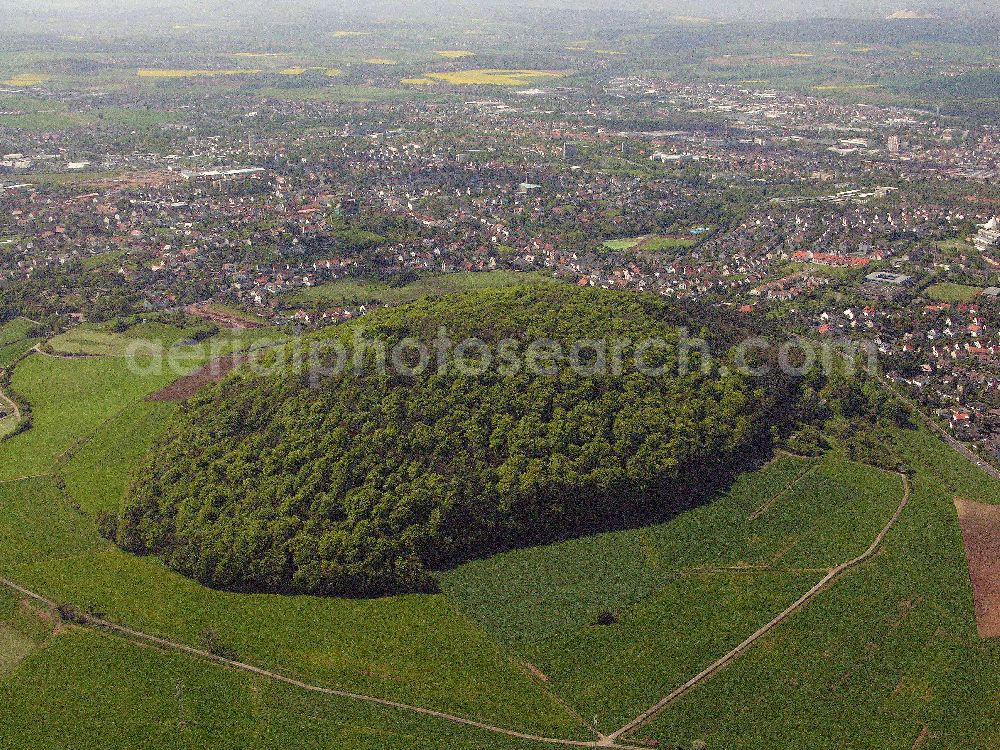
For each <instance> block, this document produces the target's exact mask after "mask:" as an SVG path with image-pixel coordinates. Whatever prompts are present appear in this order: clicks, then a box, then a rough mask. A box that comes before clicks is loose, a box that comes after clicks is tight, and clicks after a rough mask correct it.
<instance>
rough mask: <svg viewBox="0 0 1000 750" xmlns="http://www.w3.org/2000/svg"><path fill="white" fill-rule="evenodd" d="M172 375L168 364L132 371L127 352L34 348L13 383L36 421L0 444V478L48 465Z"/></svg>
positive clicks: (27, 473) (33, 472) (42, 469)
mask: <svg viewBox="0 0 1000 750" xmlns="http://www.w3.org/2000/svg"><path fill="white" fill-rule="evenodd" d="M150 364H152V361H151V360H150ZM175 378H176V375H174V374H173V373H171V372H170V371H169V370H166V371H163V372H159V373H154V374H151V375H143V374H139V373H136V372H132V371H131V370H130V368H129V362H127V361H126V359H125V358H117V357H116V358H88V359H73V360H69V359H57V358H55V357H49V356H45V355H41V354H33V355H32V356H30V357H28V359H26V360H25V361H24V362H22V363H21V364H20V365H19V366H18V368H17V369H16V370H15V371H14V376H13V379H12V384H13V387H14V390H15V391H17V392H18V393H20V394H21V395H22V396H23V397H24V398H26V399H27V400H28V402H29V403H30V404H31V405H32V416H33V419H34V427H33V428H32V429H30V430H28V431H27V432H24V433H22V434H20V435H18V436H16V437H14V438H11V439H10V440H8V441H6V442H5V443H3V444H2V445H0V481H3V480H10V479H13V478H16V477H22V476H33V475H37V474H42V473H46V472H49V471H51V470H52V469H53V467H54V466H55V464H56V462H57V460H58V459H59V458H60V456H62V455H63V454H64V453H66V452H67V451H68V450H69V449H71V448H72V447H73V446H74V445H75V444H76V443H77V442H78V441H80V440H81V439H84V438H86V437H88V436H90V435H91V434H92V433H93V432H94V431H95V430H97V429H98V428H100V427H101V426H102V425H103V424H104V423H105V422H106V421H108V420H109V419H111V418H112V417H114V416H115V415H117V414H119V413H120V412H121V411H122V410H123V409H125V408H126V407H127V406H129V405H130V404H134V403H136V402H138V401H139V400H141V399H142V398H143V397H144V396H145V395H147V394H148V393H152V392H153V391H156V390H159V389H160V388H162V387H163V386H164V385H166V384H167V383H168V382H170V381H171V380H173V379H175Z"/></svg>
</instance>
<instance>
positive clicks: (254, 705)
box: [0, 628, 538, 750]
mask: <svg viewBox="0 0 1000 750" xmlns="http://www.w3.org/2000/svg"><path fill="white" fill-rule="evenodd" d="M0 633H2V631H0ZM0 638H2V636H0ZM0 643H2V641H0ZM0 747H5V748H36V749H51V750H65V748H71V747H72V748H87V749H88V750H121V748H172V749H178V750H180V749H182V748H189V749H190V750H201V749H202V748H207V747H211V748H218V749H219V750H223V749H225V748H231V749H232V750H244V749H245V748H254V750H268V749H273V750H285V749H286V748H296V749H298V748H302V749H303V750H305V749H308V748H315V749H316V750H320V749H321V748H332V747H337V748H351V750H412V748H416V747H420V748H428V750H431V749H439V750H527V748H533V747H538V746H537V745H534V744H531V743H526V742H521V741H518V740H514V739H506V738H502V737H497V736H496V735H492V734H489V733H486V732H483V731H480V730H477V729H472V728H464V727H456V726H454V725H452V724H448V723H446V722H443V721H440V720H437V719H433V718H428V717H422V716H418V715H411V714H406V713H402V712H399V711H395V710H393V709H390V708H383V707H379V706H371V705H367V704H360V703H356V702H353V701H349V700H345V699H340V698H333V697H326V696H322V695H313V694H309V693H303V692H302V691H299V690H297V689H296V688H293V687H290V686H287V685H281V684H278V683H274V682H270V681H268V680H265V679H263V678H259V677H254V676H251V675H246V674H242V673H238V672H232V671H229V670H226V669H221V668H219V667H217V666H214V665H211V664H206V663H202V662H198V661H193V660H191V659H190V658H189V657H186V656H182V655H179V654H174V653H169V652H164V651H159V650H156V649H152V648H147V647H142V646H138V645H135V644H133V643H131V642H129V641H125V640H122V639H120V638H117V637H114V636H110V635H102V634H99V633H95V632H90V631H84V630H79V629H76V628H72V629H70V630H68V631H66V632H64V633H63V634H61V635H59V636H58V637H56V638H54V639H53V640H52V641H51V642H50V643H49V644H48V645H46V646H45V647H44V648H42V649H40V650H37V651H35V653H33V654H32V655H31V656H29V658H28V659H27V660H26V661H25V662H24V663H23V664H22V665H21V667H20V668H19V669H18V670H17V671H16V672H15V673H14V674H12V675H10V677H8V678H7V679H4V680H0Z"/></svg>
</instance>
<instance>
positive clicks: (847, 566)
mask: <svg viewBox="0 0 1000 750" xmlns="http://www.w3.org/2000/svg"><path fill="white" fill-rule="evenodd" d="M899 477H900V479H901V480H902V482H903V500H902V501H901V502H900V504H899V507H898V508H896V512H895V513H894V514H893V515H892V518H890V519H889V522H888V523H887V524H886V525H885V527H883V529H882V531H881V532H879V535H878V536H877V537H875V541H873V542H872V543H871V546H870V547H869V548H868V549H867V550H865V551H864V552H863V553H862V554H861V555H859V556H858V557H856V558H854V559H853V560H848V561H847V562H845V563H841V564H840V565H838V566H837V567H836V568H834V569H833V570H831V571H830V572H829V573H827V574H826V575H825V576H824V577H823V580H821V581H820V582H819V583H817V584H816V585H815V586H813V587H812V588H811V589H809V591H807V592H806V593H805V594H803V595H802V596H801V597H800V598H799V599H798V600H797V601H796V602H795V603H794V604H792V605H791V606H790V607H788V609H786V610H785V611H784V612H782V613H781V614H779V615H778V616H777V617H775V618H774V619H773V620H771V622H769V623H767V624H766V625H764V626H763V627H762V628H760V629H759V630H758V631H757V632H755V633H754V634H753V635H751V636H750V637H749V638H747V639H746V640H745V641H743V642H742V643H741V644H740V645H738V646H737V647H736V648H734V649H733V650H732V651H730V652H729V653H727V654H725V655H723V656H721V657H719V658H718V659H717V660H716V661H714V662H712V664H710V665H709V666H708V667H706V668H705V669H704V670H702V671H701V672H699V673H698V674H696V675H695V676H694V677H692V678H691V679H690V680H688V681H687V682H685V683H684V684H683V685H681V686H680V687H679V688H677V689H676V690H674V691H673V692H672V693H670V694H669V695H667V696H665V697H664V698H662V699H661V700H660V701H659V702H658V703H656V705H654V706H652V707H650V708H649V709H647V710H646V711H644V712H643V713H641V714H640V715H639V716H637V717H636V718H634V719H633V720H632V721H630V722H629V723H628V724H626V725H625V726H623V727H622V728H621V729H618V730H617V731H615V732H612V733H611V734H609V735H608V736H607V737H606V738H605V742H608V743H611V744H607V745H605V747H613V743H614V742H616V741H618V740H619V739H621V738H622V737H624V736H625V735H628V734H630V733H632V732H634V731H636V730H637V729H639V728H640V727H641V726H643V725H644V724H646V723H647V722H649V721H650V720H652V719H654V718H656V716H658V715H659V714H660V713H661V712H662V711H663V710H664V709H665V708H666V707H667V706H669V705H670V704H671V703H673V702H674V701H675V700H677V699H678V698H680V697H681V696H682V695H684V694H685V693H687V692H689V691H690V690H691V689H692V688H695V687H697V686H698V685H700V684H701V683H703V682H705V681H706V680H707V679H708V678H710V677H711V676H712V675H714V674H715V673H716V672H718V671H719V670H720V669H722V668H723V667H724V666H726V665H727V664H729V663H731V662H733V661H735V660H736V659H738V658H739V657H740V656H742V655H743V653H744V652H745V651H746V650H747V649H749V648H750V647H751V646H753V645H754V644H755V643H757V641H759V640H760V639H761V638H763V637H764V636H765V635H767V634H768V633H770V632H771V631H772V630H774V629H775V628H776V627H778V626H779V625H780V624H781V623H783V622H784V621H785V620H787V619H788V618H789V617H791V616H792V615H793V614H795V613H796V612H798V611H799V610H800V609H802V608H803V607H804V606H806V605H807V604H808V603H809V602H811V601H812V600H813V599H815V598H816V596H817V595H818V594H819V593H820V592H821V591H823V589H825V588H826V587H827V586H829V585H830V584H831V583H833V582H834V581H835V580H837V579H838V578H840V577H841V576H842V575H844V574H845V573H847V572H848V571H850V570H852V569H853V568H856V567H857V566H859V565H861V564H862V563H864V562H866V561H868V560H870V559H871V558H872V557H874V556H875V553H876V552H878V551H879V549H880V548H881V546H882V543H883V542H884V541H885V538H886V536H888V534H889V532H890V531H891V530H892V527H893V526H895V525H896V522H897V521H898V520H899V518H900V516H902V515H903V511H904V510H905V509H906V506H907V505H909V503H910V480H909V479H908V478H907V477H906V475H905V474H900V475H899Z"/></svg>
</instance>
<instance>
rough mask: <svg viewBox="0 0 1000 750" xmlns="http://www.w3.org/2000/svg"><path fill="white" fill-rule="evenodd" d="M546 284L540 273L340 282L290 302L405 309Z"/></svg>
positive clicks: (452, 275)
mask: <svg viewBox="0 0 1000 750" xmlns="http://www.w3.org/2000/svg"><path fill="white" fill-rule="evenodd" d="M547 280H549V277H548V276H546V275H544V274H541V273H518V272H516V271H488V272H479V273H471V272H469V273H449V274H439V275H433V276H425V277H423V278H420V279H418V280H417V281H414V282H412V283H410V284H407V285H406V286H402V287H394V286H390V285H388V284H385V283H382V282H377V281H365V280H359V279H339V280H337V281H333V282H330V283H329V284H321V285H320V286H316V287H313V288H311V289H306V290H303V291H301V292H298V293H296V294H294V295H293V296H292V297H290V298H289V302H291V303H292V304H296V305H307V304H312V303H321V304H325V305H354V304H359V305H360V304H382V305H403V304H406V303H408V302H413V301H414V300H416V299H420V298H421V297H429V296H430V297H439V296H442V295H445V294H452V293H455V292H464V291H470V290H473V289H488V288H499V287H508V286H520V285H522V284H532V283H538V282H541V281H547Z"/></svg>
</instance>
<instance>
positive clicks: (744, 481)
mask: <svg viewBox="0 0 1000 750" xmlns="http://www.w3.org/2000/svg"><path fill="white" fill-rule="evenodd" d="M775 497H777V498H778V500H777V502H775V503H774V505H773V507H771V508H770V509H769V510H768V511H767V512H766V513H763V514H762V515H761V516H759V517H757V518H754V519H753V520H751V517H752V516H753V514H754V512H755V510H757V509H758V508H760V507H761V506H762V505H763V503H764V501H765V500H767V499H768V498H775ZM901 497H902V487H901V484H900V481H899V479H898V478H897V477H895V476H893V475H891V474H886V473H885V472H881V471H878V470H876V469H871V468H869V467H865V466H861V465H858V464H853V463H849V462H846V461H842V460H839V459H837V458H833V457H828V458H824V459H822V460H819V461H816V462H810V461H804V460H801V459H795V458H787V457H786V458H780V459H778V460H777V461H775V462H774V463H772V464H771V465H769V466H768V467H766V468H765V469H762V470H760V471H758V472H754V473H750V474H746V475H744V476H742V477H741V478H740V479H739V480H738V481H737V482H736V484H735V485H734V487H733V488H732V489H731V490H730V491H729V492H728V493H727V494H726V495H724V496H723V497H720V498H716V499H714V500H713V501H712V502H711V503H710V504H706V505H703V506H701V507H699V508H696V509H695V510H692V511H689V512H687V513H684V514H683V515H681V516H679V517H678V518H676V519H674V520H673V521H670V522H669V523H666V524H662V525H660V526H655V527H648V528H644V529H638V530H629V531H623V532H616V533H612V534H606V535H603V536H601V537H597V538H591V539H582V540H575V541H572V542H566V543H563V544H558V545H550V546H547V547H541V548H536V549H533V550H520V551H515V552H511V553H508V554H506V555H501V556H498V557H494V558H491V559H489V560H484V561H479V562H476V563H471V564H469V565H466V566H463V567H461V568H459V569H457V570H455V571H452V572H450V573H449V574H447V575H446V576H444V588H445V591H446V592H447V593H448V594H449V595H450V596H452V597H453V598H455V600H456V601H457V602H459V604H460V606H462V607H463V609H465V610H466V611H468V612H469V613H470V614H471V615H473V616H474V617H476V619H478V620H479V621H480V622H482V623H483V625H484V627H486V628H487V629H488V630H489V631H490V632H492V633H495V634H496V635H497V637H498V638H499V639H500V640H501V641H503V642H505V643H508V644H509V645H510V646H511V647H512V648H514V649H515V650H517V651H518V652H519V653H521V654H522V655H523V656H524V658H525V659H527V660H528V661H529V662H530V663H532V664H535V665H536V666H537V667H538V668H540V669H541V670H542V672H544V673H545V674H546V675H548V676H549V677H550V678H551V679H552V683H551V684H552V687H553V689H554V690H556V692H558V693H559V694H560V695H561V696H562V697H563V698H565V699H566V700H567V701H568V702H569V703H570V704H571V705H573V706H574V707H576V708H577V709H578V710H580V711H581V712H583V714H584V715H585V716H586V717H588V718H591V717H592V716H595V715H596V716H597V717H598V723H599V726H600V727H601V728H602V730H608V731H610V730H612V729H614V728H616V727H617V726H620V725H622V724H624V723H626V722H627V721H628V720H629V719H630V718H632V717H634V716H636V715H638V714H639V713H641V712H642V711H643V710H644V709H645V708H647V707H648V706H650V705H652V704H653V703H655V702H656V701H657V700H658V699H659V698H660V697H662V695H665V694H666V693H668V692H669V691H670V689H672V688H673V687H676V686H677V685H679V684H682V683H683V682H684V681H685V680H686V679H687V678H688V677H690V676H692V675H694V674H697V673H698V672H699V671H700V670H701V669H702V668H703V667H705V666H706V665H707V664H709V663H711V662H712V661H713V660H714V659H715V658H717V657H718V656H720V655H721V654H723V653H725V652H726V651H728V650H729V649H730V648H732V647H734V646H735V645H737V644H738V643H740V642H741V641H742V640H743V639H744V638H745V637H746V636H747V635H749V634H750V633H752V632H753V631H754V630H756V629H757V628H758V627H760V626H761V625H762V624H764V623H766V622H768V621H769V620H770V619H771V618H772V617H773V616H774V615H776V614H777V613H778V612H780V611H782V610H783V609H784V608H785V607H786V606H788V605H789V604H791V603H792V602H793V601H795V600H796V599H797V598H798V597H799V596H800V595H801V594H802V593H804V592H805V591H807V590H808V589H809V588H810V587H811V586H812V585H813V584H815V583H816V582H817V581H818V580H819V579H821V578H822V577H823V575H824V574H825V572H826V571H827V570H828V569H829V568H831V567H834V566H835V565H836V564H838V563H840V562H843V561H845V560H848V559H850V558H852V557H854V556H856V555H858V554H860V553H861V552H862V551H863V550H864V549H865V548H866V547H867V546H868V544H869V543H870V542H871V540H872V539H873V538H874V537H875V535H876V534H877V533H878V531H879V530H880V529H881V527H882V526H883V525H884V524H885V522H886V521H887V520H888V519H889V517H890V516H891V515H892V513H893V511H894V510H895V508H896V506H897V505H898V503H899V501H900V499H901ZM602 611H603V612H611V613H613V614H615V615H616V617H617V618H618V620H619V621H618V623H617V624H614V625H610V626H598V625H597V624H596V615H597V614H598V613H600V612H602Z"/></svg>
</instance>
